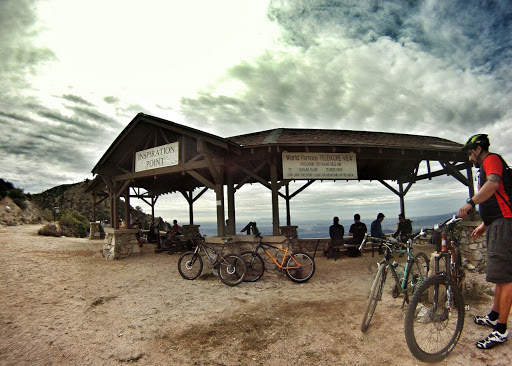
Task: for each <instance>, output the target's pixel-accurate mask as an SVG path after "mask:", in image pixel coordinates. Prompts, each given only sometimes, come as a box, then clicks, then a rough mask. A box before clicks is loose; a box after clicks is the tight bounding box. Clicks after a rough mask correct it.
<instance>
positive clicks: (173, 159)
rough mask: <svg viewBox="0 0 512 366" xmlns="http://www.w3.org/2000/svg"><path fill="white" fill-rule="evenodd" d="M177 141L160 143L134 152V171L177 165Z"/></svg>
mask: <svg viewBox="0 0 512 366" xmlns="http://www.w3.org/2000/svg"><path fill="white" fill-rule="evenodd" d="M178 151H179V150H178V143H177V142H173V143H172V144H167V145H161V146H157V147H153V148H151V149H147V150H142V151H137V152H136V153H135V171H136V172H141V171H143V170H149V169H157V168H163V167H166V166H172V165H178Z"/></svg>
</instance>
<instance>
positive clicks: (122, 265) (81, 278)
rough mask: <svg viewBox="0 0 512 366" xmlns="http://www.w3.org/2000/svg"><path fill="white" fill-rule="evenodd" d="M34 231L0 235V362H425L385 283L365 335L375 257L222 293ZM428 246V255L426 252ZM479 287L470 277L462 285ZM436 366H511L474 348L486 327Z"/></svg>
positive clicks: (158, 258)
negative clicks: (415, 352) (408, 339)
mask: <svg viewBox="0 0 512 366" xmlns="http://www.w3.org/2000/svg"><path fill="white" fill-rule="evenodd" d="M38 228H39V226H36V225H22V226H1V227H0V256H1V261H0V304H1V306H0V365H126V364H138V365H164V364H167V365H281V364H295V365H346V364H350V365H397V364H400V365H421V364H423V363H422V362H420V361H418V360H416V359H415V358H414V357H413V356H412V355H411V353H410V352H409V350H408V348H407V345H406V343H405V338H404V334H403V322H404V315H405V310H402V309H401V304H402V298H401V297H400V298H397V299H393V298H392V296H391V285H390V283H391V282H390V281H388V282H387V283H386V291H385V293H384V296H383V301H382V303H379V305H378V306H377V310H376V312H375V316H374V319H373V320H372V323H371V325H370V327H369V328H368V330H367V331H366V332H365V333H361V331H360V323H361V319H362V312H363V310H364V308H365V304H366V300H367V295H368V291H369V288H370V285H371V282H372V280H373V277H374V274H375V269H376V262H377V257H374V258H372V256H371V254H370V253H365V254H364V255H363V256H362V257H359V258H341V259H339V260H338V261H336V262H335V261H333V260H327V259H325V258H324V257H323V256H319V257H317V258H316V264H317V269H316V273H315V275H314V276H313V278H312V279H311V280H310V281H309V282H307V283H305V284H295V283H293V282H291V281H290V280H288V279H287V278H286V277H285V276H283V275H281V274H269V275H265V276H264V277H263V278H262V279H261V280H260V281H258V282H256V283H242V284H241V285H239V286H236V287H229V286H226V285H224V284H222V283H221V282H220V280H219V279H218V277H216V276H212V275H211V270H209V269H208V268H205V271H203V275H202V276H201V277H199V278H198V279H197V280H195V281H187V280H184V279H182V278H181V276H180V275H179V273H178V270H177V261H178V255H177V254H174V255H168V254H167V253H159V254H156V253H154V247H153V246H151V245H145V246H144V248H143V250H142V253H141V255H138V256H133V257H131V258H127V259H123V260H118V261H111V260H105V259H104V258H103V257H102V256H101V254H100V250H101V248H102V241H90V240H88V239H76V238H52V237H39V236H38V235H37V230H38ZM426 249H429V248H426ZM473 279H476V280H478V281H482V276H481V275H473V274H468V279H467V280H473ZM491 304H492V300H491V297H490V296H487V297H484V299H483V300H482V301H480V302H478V303H477V302H474V303H471V302H470V306H471V309H470V310H469V311H468V312H467V314H466V315H467V316H466V322H465V325H464V330H463V334H462V337H461V339H460V341H459V343H458V345H457V347H456V348H455V349H454V351H453V352H452V353H451V354H450V356H449V357H448V358H447V359H446V360H445V361H444V362H443V363H442V364H450V365H468V364H471V365H490V364H492V365H510V364H512V352H511V351H512V342H509V343H508V344H504V345H502V346H499V347H497V348H495V349H493V350H489V351H481V350H478V349H477V348H476V347H475V345H474V344H475V342H476V340H478V339H481V338H483V337H484V336H486V335H487V334H488V333H489V330H490V329H489V328H485V327H481V326H477V325H475V324H474V323H473V322H472V318H473V315H475V314H480V313H485V312H487V311H488V310H489V309H490V307H491Z"/></svg>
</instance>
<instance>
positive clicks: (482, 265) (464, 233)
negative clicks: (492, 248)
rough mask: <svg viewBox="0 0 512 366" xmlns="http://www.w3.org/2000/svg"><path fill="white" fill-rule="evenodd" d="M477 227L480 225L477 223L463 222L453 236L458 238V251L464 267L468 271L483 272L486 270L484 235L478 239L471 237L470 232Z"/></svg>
mask: <svg viewBox="0 0 512 366" xmlns="http://www.w3.org/2000/svg"><path fill="white" fill-rule="evenodd" d="M478 225H480V222H478V221H463V222H462V223H461V224H460V225H459V226H458V229H457V230H456V232H455V236H456V237H458V236H460V249H461V256H462V264H463V265H464V267H466V268H468V269H469V270H477V271H479V272H485V270H486V268H487V242H486V239H485V234H484V235H482V236H481V237H480V238H478V239H473V238H472V237H471V232H472V231H473V230H475V228H476V227H477V226H478ZM459 230H460V231H459Z"/></svg>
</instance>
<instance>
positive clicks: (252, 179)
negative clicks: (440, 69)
mask: <svg viewBox="0 0 512 366" xmlns="http://www.w3.org/2000/svg"><path fill="white" fill-rule="evenodd" d="M461 147H462V145H461V144H458V143H456V142H452V141H449V140H446V139H442V138H438V137H431V136H416V135H408V134H396V133H383V132H368V131H350V130H329V129H327V130H326V129H290V128H277V129H273V130H267V131H261V132H256V133H250V134H246V135H240V136H233V137H227V138H224V137H219V136H216V135H213V134H210V133H207V132H204V131H200V130H197V129H194V128H190V127H187V126H184V125H180V124H177V123H174V122H171V121H168V120H165V119H162V118H158V117H154V116H151V115H147V114H143V113H139V114H137V115H136V116H135V118H134V119H133V120H132V121H131V122H130V123H129V124H128V125H127V126H126V128H125V129H124V130H123V131H122V132H121V133H120V134H119V136H117V138H116V139H115V140H114V142H113V143H112V145H111V146H110V147H109V148H108V150H107V151H106V152H105V154H104V155H103V156H102V158H101V159H100V160H99V161H98V163H97V164H96V166H95V167H94V168H93V170H92V173H93V174H95V175H97V177H96V178H95V180H94V182H93V184H92V185H91V186H90V187H89V191H90V192H91V193H92V194H93V197H94V202H95V205H96V204H97V203H99V202H101V201H102V200H103V199H108V200H109V202H110V219H111V222H112V223H113V224H114V228H118V227H116V226H117V225H118V221H119V220H118V219H119V214H118V204H117V202H118V199H119V198H120V197H123V198H124V199H125V202H126V205H125V207H126V208H125V210H126V211H127V212H126V214H125V217H127V218H129V217H130V212H129V207H130V204H129V203H130V197H132V198H133V197H136V198H139V199H142V200H144V201H145V202H146V203H148V204H149V205H150V206H151V207H152V214H153V216H154V206H155V204H156V202H157V200H158V197H159V196H161V195H162V194H167V193H174V192H180V193H181V194H182V195H183V196H184V197H185V199H186V200H187V202H188V204H189V213H190V224H193V223H194V210H193V205H194V202H195V201H197V200H198V199H199V198H200V197H201V196H202V195H203V194H204V193H205V192H206V191H207V190H208V189H211V190H213V191H214V192H215V196H216V197H215V199H216V207H217V232H218V236H224V235H230V234H233V235H234V234H235V232H236V229H235V193H236V191H237V190H238V189H240V188H241V187H242V186H243V185H244V184H247V183H260V184H262V185H263V186H265V187H267V188H268V189H269V190H270V191H271V192H272V195H271V197H272V199H271V201H272V202H271V205H272V223H273V235H280V226H279V222H280V220H279V197H281V198H283V199H284V200H285V202H286V224H287V225H291V213H290V200H291V199H292V198H294V197H295V196H296V195H298V194H299V193H300V192H302V191H303V190H304V189H305V188H307V187H308V186H310V185H311V184H312V183H313V182H315V181H317V180H356V181H361V180H377V181H379V182H380V183H382V184H383V185H384V186H386V187H387V188H388V189H390V190H391V191H392V192H393V193H394V194H396V195H397V196H398V197H399V199H400V206H401V209H402V212H405V203H404V198H405V195H406V194H407V192H408V191H409V189H410V188H411V186H412V185H413V184H414V183H415V182H417V181H420V180H423V179H431V178H434V177H437V176H441V175H450V176H452V177H454V178H455V179H457V180H458V181H459V182H461V183H462V184H464V185H466V186H467V187H468V190H469V195H470V196H472V195H473V194H474V188H473V179H472V172H471V165H470V164H469V163H468V162H467V158H466V156H465V154H463V153H462V152H461ZM423 161H425V162H426V166H427V173H426V174H421V175H420V174H419V166H420V163H421V162H423ZM431 161H434V162H439V163H440V166H441V169H438V170H435V171H432V169H431V165H430V162H431ZM436 165H437V164H436ZM464 170H465V174H463V172H462V171H464ZM295 180H296V181H302V182H304V184H303V185H302V186H301V187H300V188H299V189H298V190H296V191H295V192H290V189H289V183H290V182H291V181H295ZM393 182H396V185H397V186H396V188H395V187H393V186H392V184H393ZM224 186H226V187H227V189H226V192H227V197H224ZM283 188H284V192H283ZM226 201H227V218H228V219H229V224H228V228H227V232H225V231H226V229H225V225H224V222H225V219H226V217H225V212H226V209H225V208H226V205H225V204H226ZM94 219H96V218H94Z"/></svg>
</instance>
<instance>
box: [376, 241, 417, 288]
mask: <svg viewBox="0 0 512 366" xmlns="http://www.w3.org/2000/svg"><path fill="white" fill-rule="evenodd" d="M384 245H385V246H386V255H385V256H384V259H383V260H382V261H381V262H380V263H381V265H386V267H387V268H386V272H387V270H388V269H389V268H391V274H392V275H393V279H394V280H395V283H396V286H397V289H398V291H399V293H405V292H407V285H408V283H409V275H410V274H411V271H412V269H413V265H414V264H413V263H414V262H415V261H416V257H415V256H414V254H413V252H412V251H411V250H410V248H407V249H390V248H389V247H388V246H387V245H386V244H384ZM391 253H397V254H407V262H406V263H405V267H404V274H403V275H402V276H399V275H398V273H397V268H398V265H397V266H394V265H393V263H392V262H391V258H392V257H391ZM416 265H417V266H418V273H420V275H422V274H421V271H420V270H419V264H416ZM422 276H423V275H422ZM421 280H422V281H423V280H424V278H421Z"/></svg>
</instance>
